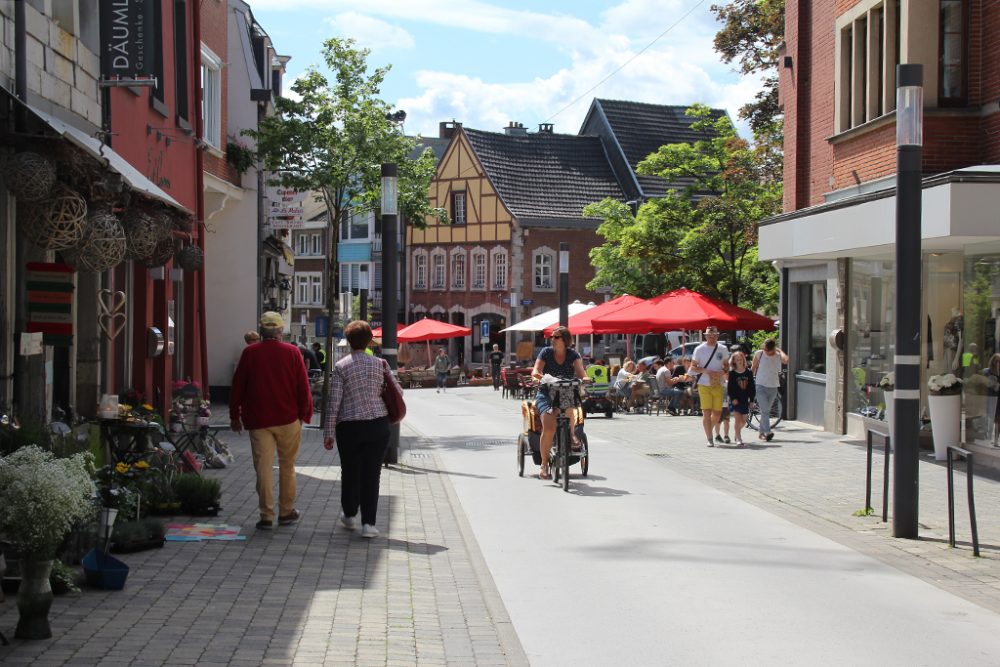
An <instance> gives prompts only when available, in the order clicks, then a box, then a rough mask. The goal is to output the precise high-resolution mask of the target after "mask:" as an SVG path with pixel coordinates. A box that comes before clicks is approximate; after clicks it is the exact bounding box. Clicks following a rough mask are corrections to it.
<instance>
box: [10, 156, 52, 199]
mask: <svg viewBox="0 0 1000 667" xmlns="http://www.w3.org/2000/svg"><path fill="white" fill-rule="evenodd" d="M3 176H4V182H5V183H6V185H7V189H8V190H10V192H11V194H13V195H14V196H15V197H17V198H18V199H20V200H22V201H41V200H42V199H45V197H47V196H48V194H49V193H50V192H51V191H52V188H53V187H54V186H55V184H56V168H55V166H54V165H53V164H52V163H51V162H49V161H48V160H46V159H45V158H44V157H42V156H41V155H39V154H38V153H30V152H25V153H17V154H16V155H14V157H12V158H11V159H10V160H8V161H7V163H6V164H5V165H4V167H3Z"/></svg>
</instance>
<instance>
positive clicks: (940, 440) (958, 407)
mask: <svg viewBox="0 0 1000 667" xmlns="http://www.w3.org/2000/svg"><path fill="white" fill-rule="evenodd" d="M927 406H928V407H929V408H930V411H931V433H932V434H933V435H934V458H935V459H937V460H938V461H944V460H945V459H947V458H948V447H949V446H957V445H961V444H962V441H961V438H962V395H961V394H951V395H947V396H939V395H934V394H930V395H929V396H928V397H927Z"/></svg>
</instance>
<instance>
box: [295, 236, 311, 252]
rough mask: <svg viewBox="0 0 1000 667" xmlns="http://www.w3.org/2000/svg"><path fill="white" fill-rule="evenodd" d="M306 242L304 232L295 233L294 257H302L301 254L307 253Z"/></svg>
mask: <svg viewBox="0 0 1000 667" xmlns="http://www.w3.org/2000/svg"><path fill="white" fill-rule="evenodd" d="M306 244H307V240H306V235H305V234H296V235H295V256H296V257H302V256H303V255H306V254H308V253H307V250H308V248H307V245H306Z"/></svg>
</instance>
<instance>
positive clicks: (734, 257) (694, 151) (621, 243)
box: [584, 105, 781, 312]
mask: <svg viewBox="0 0 1000 667" xmlns="http://www.w3.org/2000/svg"><path fill="white" fill-rule="evenodd" d="M687 114H688V115H689V116H693V117H694V119H695V120H694V122H693V123H692V125H691V127H692V129H694V130H695V131H696V132H698V133H700V135H701V138H700V139H698V140H696V141H694V142H692V143H679V144H669V145H666V146H662V147H660V149H659V150H658V151H657V152H656V153H653V154H652V155H650V156H649V157H647V158H646V159H645V160H643V161H642V162H640V163H639V165H638V168H637V171H638V173H640V174H643V175H650V176H660V177H661V178H663V179H665V180H667V181H668V182H671V183H677V182H685V183H687V184H688V185H686V187H684V188H681V189H678V190H674V191H672V192H670V193H669V194H668V195H667V196H666V197H664V198H662V199H655V200H650V201H648V202H645V203H644V204H643V205H642V206H641V207H640V208H639V210H638V212H637V214H636V215H635V216H633V215H632V213H631V211H630V210H629V209H628V207H627V206H625V205H624V204H622V203H621V202H616V201H613V200H604V201H602V202H599V203H596V204H591V205H590V206H588V207H587V209H585V211H584V214H585V215H588V216H592V217H600V218H601V219H602V220H603V222H602V224H601V226H600V228H599V229H598V234H599V235H601V236H603V237H604V239H605V243H604V244H603V245H602V246H600V247H598V248H595V249H593V250H592V251H591V260H592V262H593V264H594V265H595V267H596V268H597V274H596V276H595V278H594V280H593V281H592V282H591V284H590V287H592V288H597V287H601V286H610V287H611V288H612V289H613V290H614V291H615V292H616V293H622V292H627V293H630V294H635V295H637V296H642V297H650V296H654V295H656V294H659V293H662V292H665V291H667V290H671V289H677V288H680V287H687V288H689V289H693V290H696V291H698V292H701V293H703V294H707V295H709V296H713V297H716V298H719V299H722V300H724V301H727V302H729V303H733V304H737V305H740V306H744V307H747V308H753V309H756V310H764V311H766V312H774V311H775V309H776V305H777V289H778V281H777V275H776V274H775V272H774V271H773V270H772V269H771V267H770V266H769V265H767V264H766V263H763V262H760V261H759V260H758V259H757V223H758V222H760V220H762V219H764V218H766V217H768V216H771V215H774V214H776V213H778V212H779V211H780V210H781V184H780V181H775V180H774V179H773V178H772V175H771V174H770V172H769V167H768V164H767V162H766V160H763V159H762V155H761V153H760V151H758V150H756V149H755V147H754V146H752V145H751V144H749V143H748V142H747V141H746V140H744V139H741V138H740V137H739V135H738V134H737V133H736V130H735V128H734V127H733V125H732V122H731V121H730V120H729V118H728V117H727V116H721V117H718V118H713V116H712V112H711V109H709V108H708V107H706V106H704V105H695V106H693V107H691V108H690V109H688V111H687Z"/></svg>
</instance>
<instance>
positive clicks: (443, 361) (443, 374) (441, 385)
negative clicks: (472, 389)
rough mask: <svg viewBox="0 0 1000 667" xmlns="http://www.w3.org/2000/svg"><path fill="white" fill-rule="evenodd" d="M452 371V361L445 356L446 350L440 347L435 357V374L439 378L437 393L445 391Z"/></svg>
mask: <svg viewBox="0 0 1000 667" xmlns="http://www.w3.org/2000/svg"><path fill="white" fill-rule="evenodd" d="M450 369H451V359H449V358H448V355H447V354H445V352H444V348H443V347H439V348H438V353H437V356H436V357H434V373H435V374H436V376H437V389H436V391H437V393H439V394H440V393H441V392H442V391H444V390H445V383H447V382H448V371H449V370H450Z"/></svg>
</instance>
